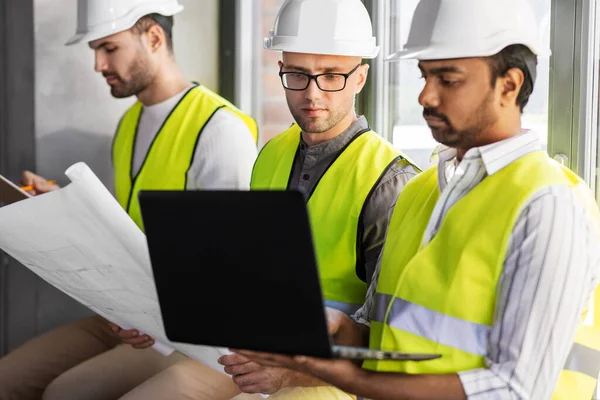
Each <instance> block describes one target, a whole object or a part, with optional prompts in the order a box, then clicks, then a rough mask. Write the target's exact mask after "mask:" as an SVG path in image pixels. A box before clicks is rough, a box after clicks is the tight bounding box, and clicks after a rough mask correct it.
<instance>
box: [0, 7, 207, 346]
mask: <svg viewBox="0 0 600 400" xmlns="http://www.w3.org/2000/svg"><path fill="white" fill-rule="evenodd" d="M180 2H181V3H182V4H183V5H184V6H185V7H186V9H185V10H184V11H183V12H182V13H180V14H178V15H177V16H176V17H175V28H174V33H173V34H174V44H175V55H176V58H177V60H178V62H179V65H180V66H181V68H182V70H183V72H184V73H185V74H186V76H188V77H189V79H191V80H195V81H198V82H201V83H202V84H204V85H206V86H207V87H209V88H211V89H216V88H217V87H218V78H219V74H218V59H217V49H218V48H217V46H218V6H219V2H218V0H180ZM75 7H76V0H34V14H35V87H36V89H35V116H34V119H35V125H36V146H37V149H36V163H37V172H38V173H40V174H42V175H44V176H46V177H48V178H52V179H56V180H57V181H58V182H59V183H60V184H65V183H67V180H66V177H65V176H64V171H65V170H66V169H67V168H68V167H69V166H70V165H72V164H74V163H75V162H79V161H84V162H86V163H87V164H88V165H89V166H90V167H91V168H92V170H94V171H95V172H96V174H97V175H98V177H99V178H100V179H101V180H102V181H103V182H104V183H105V185H106V186H107V187H108V188H110V189H111V190H112V181H113V179H112V168H111V165H110V146H111V141H112V136H113V134H114V131H115V129H116V125H117V123H118V121H119V119H120V117H121V115H122V113H123V112H124V111H125V109H126V108H127V107H128V106H129V105H130V104H132V103H133V101H134V99H124V100H116V99H114V98H112V97H111V95H110V92H109V88H108V86H107V85H106V83H105V81H104V79H103V78H102V76H101V75H99V74H97V73H96V72H94V69H93V62H94V59H93V53H92V51H91V50H90V49H89V48H88V46H87V44H85V43H84V44H79V45H75V46H70V47H65V46H64V45H63V44H64V42H65V41H66V40H67V39H68V38H69V37H70V36H71V35H72V34H73V33H74V32H75V18H76V8H75ZM23 274H25V275H26V276H25V277H24V278H23V279H22V280H21V281H20V282H19V287H26V288H27V289H29V290H33V292H35V294H34V295H33V296H29V297H30V298H34V299H35V302H36V305H33V307H32V309H33V310H34V311H33V314H34V315H22V316H20V318H21V319H22V320H24V321H25V320H26V321H30V320H33V323H32V324H30V325H32V326H33V328H31V329H29V330H27V329H25V328H26V327H23V329H19V331H18V335H17V336H19V337H18V338H17V339H16V340H11V342H10V343H9V347H10V348H12V347H14V346H16V345H18V344H20V343H22V342H23V341H25V340H27V339H28V338H29V337H28V336H31V335H35V334H39V333H42V332H45V331H47V330H49V329H51V328H53V327H55V326H58V325H61V324H63V323H65V322H67V321H70V320H73V319H74V318H77V317H79V316H84V315H88V314H89V311H88V310H87V309H85V308H84V307H83V306H80V305H78V304H77V303H76V302H75V301H74V300H71V299H70V298H68V297H67V296H66V295H64V294H62V293H61V292H59V291H58V290H56V289H54V288H53V287H51V286H49V285H47V284H46V283H44V282H43V281H41V280H40V279H39V278H37V277H36V276H35V275H33V274H32V273H31V272H29V271H27V270H25V269H24V270H23ZM33 288H35V289H33ZM8 307H9V309H13V305H11V304H9V305H8ZM8 329H11V327H8ZM21 332H22V333H21Z"/></svg>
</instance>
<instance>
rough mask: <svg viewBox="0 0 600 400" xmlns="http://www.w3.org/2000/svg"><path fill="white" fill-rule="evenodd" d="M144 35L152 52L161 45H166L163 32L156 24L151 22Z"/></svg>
mask: <svg viewBox="0 0 600 400" xmlns="http://www.w3.org/2000/svg"><path fill="white" fill-rule="evenodd" d="M145 35H146V38H147V40H148V45H149V46H150V51H151V52H152V53H155V52H157V51H158V50H159V49H160V48H161V47H162V46H163V45H165V46H166V44H167V40H166V37H165V32H164V31H163V30H162V28H161V27H160V26H158V24H153V25H152V26H150V28H148V30H147V31H146V34H145Z"/></svg>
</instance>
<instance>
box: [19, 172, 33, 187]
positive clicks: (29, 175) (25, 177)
mask: <svg viewBox="0 0 600 400" xmlns="http://www.w3.org/2000/svg"><path fill="white" fill-rule="evenodd" d="M36 176H37V175H36V174H34V173H33V172H31V171H23V173H22V174H21V184H23V186H29V185H33V181H34V179H35V177H36Z"/></svg>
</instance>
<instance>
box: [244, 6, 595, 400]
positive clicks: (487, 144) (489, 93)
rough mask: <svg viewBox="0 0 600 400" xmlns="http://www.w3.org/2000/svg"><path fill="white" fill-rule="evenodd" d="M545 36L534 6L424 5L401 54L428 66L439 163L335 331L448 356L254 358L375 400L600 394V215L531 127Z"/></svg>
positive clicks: (416, 185) (419, 183)
mask: <svg viewBox="0 0 600 400" xmlns="http://www.w3.org/2000/svg"><path fill="white" fill-rule="evenodd" d="M538 32H539V29H538V28H537V22H536V19H535V15H534V14H533V10H532V9H531V6H530V5H529V4H528V2H527V1H523V0H503V1H497V0H421V2H420V3H419V5H418V7H417V9H416V11H415V14H414V18H413V22H412V27H411V32H410V36H409V39H408V42H407V44H406V45H405V48H404V49H403V50H402V51H401V52H399V53H398V54H396V55H395V56H392V59H406V58H415V59H418V60H419V68H420V70H421V73H422V76H423V79H424V88H423V90H422V92H421V94H420V96H419V103H420V104H421V105H422V106H423V109H424V112H423V115H424V117H425V120H426V121H427V124H428V125H429V127H430V128H431V132H432V133H433V136H434V138H435V139H436V140H437V141H438V142H440V143H442V145H443V147H442V150H441V151H440V153H439V165H438V166H437V167H434V168H431V169H429V170H427V171H425V172H423V173H422V174H421V175H419V176H418V177H416V178H415V179H414V180H412V181H411V182H409V184H408V185H407V186H406V187H405V188H404V190H403V192H402V194H401V195H400V197H399V199H398V202H397V204H396V207H395V209H394V212H393V215H392V218H391V221H390V225H389V229H388V234H387V238H386V242H385V245H384V249H383V253H382V257H381V260H380V262H379V264H378V268H377V271H378V272H377V273H376V274H377V277H376V278H374V279H373V284H372V286H371V288H370V290H369V294H368V296H367V301H366V303H365V305H364V307H363V308H362V309H361V310H360V311H359V313H358V314H357V320H358V323H357V322H355V321H354V320H352V319H350V318H348V317H346V316H345V315H344V314H342V313H337V317H336V318H330V320H329V329H330V332H331V333H332V334H333V335H334V338H345V340H344V343H343V344H346V345H355V346H361V345H362V346H365V345H367V344H369V345H370V346H371V348H374V349H384V350H395V351H400V352H407V353H441V355H442V357H441V358H439V359H436V360H431V361H423V362H394V361H368V362H365V363H364V364H363V369H361V368H359V367H358V366H356V365H354V364H352V363H351V362H348V361H339V360H338V361H331V360H318V359H314V358H308V357H296V358H292V357H285V356H278V355H270V354H261V353H256V352H242V354H244V355H246V356H248V357H250V358H252V359H254V360H256V361H258V362H261V363H263V364H265V365H270V366H274V367H288V368H293V369H296V370H298V371H300V372H304V373H310V374H312V375H314V376H315V377H317V378H319V379H322V380H324V381H326V382H329V383H331V384H333V385H335V386H337V387H339V388H341V389H343V390H345V391H347V392H349V393H355V394H357V395H359V396H364V398H373V399H378V400H386V399H390V400H391V399H465V398H469V399H482V400H483V399H549V398H551V397H552V398H554V399H565V400H568V399H591V398H593V397H594V398H595V396H594V391H595V389H596V387H597V385H598V375H599V372H600V371H599V369H600V351H599V350H600V335H599V333H600V330H599V328H600V312H599V307H598V305H599V304H597V297H596V296H595V294H596V293H595V292H597V290H595V289H596V288H597V283H598V275H599V267H600V229H599V226H600V216H599V213H598V208H597V205H596V203H595V201H594V197H593V195H592V193H591V191H590V190H589V188H588V187H587V186H586V184H585V182H583V181H582V180H581V179H580V178H579V177H577V176H576V175H575V174H574V173H573V172H571V171H570V170H568V169H567V168H566V167H564V166H562V165H560V164H558V163H557V162H554V161H553V160H552V159H551V158H549V156H548V154H546V152H545V151H544V150H543V146H542V143H541V142H540V139H539V137H538V136H537V134H536V133H534V132H531V131H527V130H523V129H522V127H521V114H522V112H523V109H524V107H525V106H526V105H527V102H528V100H529V97H530V95H531V93H532V91H533V87H534V83H535V76H536V70H537V56H544V55H548V54H549V50H548V49H547V48H545V46H544V44H543V43H541V41H540V40H539V38H538ZM595 303H596V304H595ZM590 304H591V305H592V307H591V308H589V312H588V305H590ZM330 316H331V314H330ZM365 330H368V331H369V340H366V337H365V336H364V331H365Z"/></svg>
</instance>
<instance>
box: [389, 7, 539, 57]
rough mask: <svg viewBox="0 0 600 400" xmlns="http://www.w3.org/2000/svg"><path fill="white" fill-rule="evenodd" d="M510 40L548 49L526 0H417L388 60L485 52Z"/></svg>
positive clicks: (488, 53) (490, 52)
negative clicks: (400, 44)
mask: <svg viewBox="0 0 600 400" xmlns="http://www.w3.org/2000/svg"><path fill="white" fill-rule="evenodd" d="M514 44H522V45H525V46H527V47H529V49H530V50H531V51H532V52H533V53H534V54H536V55H537V56H549V55H550V54H551V51H550V49H549V48H548V47H547V46H546V45H544V43H543V42H542V40H541V35H540V32H539V28H538V21H537V19H536V17H535V14H534V12H533V9H532V7H531V4H530V3H529V0H421V1H420V2H419V5H418V6H417V9H416V11H415V14H414V16H413V20H412V25H411V28H410V34H409V37H408V41H407V42H406V44H405V45H404V48H403V49H402V50H401V51H399V52H398V53H395V54H392V55H391V56H389V57H388V58H387V60H398V59H419V60H447V59H454V58H471V57H487V56H492V55H495V54H498V53H499V52H501V51H502V50H503V49H504V48H506V47H508V46H510V45H514Z"/></svg>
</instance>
